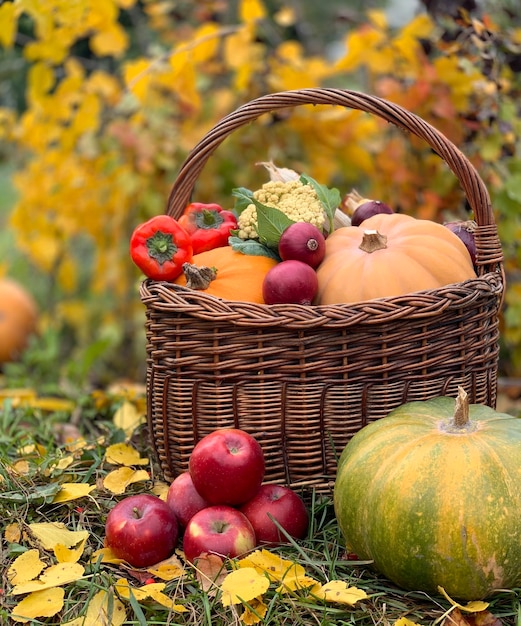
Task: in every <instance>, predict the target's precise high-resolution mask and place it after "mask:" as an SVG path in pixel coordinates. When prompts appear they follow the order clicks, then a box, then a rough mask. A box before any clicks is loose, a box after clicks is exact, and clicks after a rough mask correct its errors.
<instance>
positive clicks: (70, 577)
mask: <svg viewBox="0 0 521 626" xmlns="http://www.w3.org/2000/svg"><path fill="white" fill-rule="evenodd" d="M84 573H85V568H84V567H83V566H82V565H80V564H79V563H57V564H56V565H51V566H50V567H48V568H47V569H45V570H44V571H43V573H42V574H41V575H40V578H38V579H36V580H28V581H27V582H24V583H20V584H18V585H16V586H15V587H13V589H12V591H11V593H12V594H13V596H17V595H20V594H21V593H32V592H33V591H42V590H44V589H51V588H52V587H60V586H61V585H66V584H68V583H72V582H74V581H76V580H79V579H80V578H81V577H82V576H83V574H84ZM53 615H54V613H53Z"/></svg>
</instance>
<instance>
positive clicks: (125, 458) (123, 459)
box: [105, 443, 149, 467]
mask: <svg viewBox="0 0 521 626" xmlns="http://www.w3.org/2000/svg"><path fill="white" fill-rule="evenodd" d="M105 460H106V461H107V463H112V464H113V465H125V466H127V467H130V466H132V465H148V463H149V460H148V459H146V458H142V457H141V455H140V454H139V452H138V450H136V449H135V448H133V447H132V446H129V445H128V444H127V443H115V444H113V445H111V446H109V447H108V448H107V451H106V453H105Z"/></svg>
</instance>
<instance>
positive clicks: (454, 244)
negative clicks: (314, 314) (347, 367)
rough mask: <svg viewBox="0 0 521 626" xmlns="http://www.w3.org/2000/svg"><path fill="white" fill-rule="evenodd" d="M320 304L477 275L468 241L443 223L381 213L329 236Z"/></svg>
mask: <svg viewBox="0 0 521 626" xmlns="http://www.w3.org/2000/svg"><path fill="white" fill-rule="evenodd" d="M317 275H318V284H319V287H318V294H317V298H316V303H317V304H337V303H341V302H348V303H353V302H361V301H364V300H371V299H373V298H387V297H394V296H400V295H405V294H407V293H411V292H415V291H422V290H425V289H438V288H440V287H443V286H444V285H450V284H452V283H459V282H462V281H464V280H467V279H470V278H476V272H475V271H474V266H473V264H472V260H471V258H470V254H469V252H468V250H467V249H466V247H465V245H464V244H463V243H462V241H461V240H460V239H459V238H458V236H457V235H455V234H454V233H452V232H451V231H450V230H449V229H448V228H446V227H445V226H443V225H442V224H438V223H436V222H431V221H429V220H419V219H415V218H414V217H411V216H408V215H401V214H393V215H387V214H380V215H374V216H373V217H370V218H369V219H367V220H365V221H364V222H362V223H361V224H360V226H345V227H343V228H338V229H337V230H336V231H334V232H333V233H332V234H331V235H330V236H329V237H328V238H327V240H326V254H325V257H324V260H323V261H322V263H321V264H320V266H319V268H318V270H317Z"/></svg>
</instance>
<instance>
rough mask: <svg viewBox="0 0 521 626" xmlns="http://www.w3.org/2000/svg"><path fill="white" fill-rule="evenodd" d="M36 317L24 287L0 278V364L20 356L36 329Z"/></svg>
mask: <svg viewBox="0 0 521 626" xmlns="http://www.w3.org/2000/svg"><path fill="white" fill-rule="evenodd" d="M37 317H38V312H37V308H36V303H35V301H34V300H33V297H32V296H31V294H29V292H28V291H27V290H26V289H25V287H23V286H22V285H20V284H19V283H18V282H16V281H14V280H12V279H10V278H2V279H0V364H1V363H7V362H9V361H14V360H15V359H17V358H18V357H19V356H20V354H21V353H22V352H23V350H24V349H25V347H26V345H27V342H28V340H29V337H30V335H31V334H32V333H33V332H35V330H36V322H37Z"/></svg>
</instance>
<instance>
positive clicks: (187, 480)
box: [166, 472, 210, 528]
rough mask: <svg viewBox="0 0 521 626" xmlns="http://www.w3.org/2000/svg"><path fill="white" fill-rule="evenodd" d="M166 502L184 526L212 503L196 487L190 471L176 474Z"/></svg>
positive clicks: (180, 524)
mask: <svg viewBox="0 0 521 626" xmlns="http://www.w3.org/2000/svg"><path fill="white" fill-rule="evenodd" d="M166 503H167V504H168V506H169V507H170V508H171V509H172V510H173V511H174V513H175V516H176V517H177V521H178V522H179V526H181V527H182V528H184V527H185V526H186V525H187V524H188V522H189V521H190V519H191V518H192V517H193V516H194V515H195V514H196V513H197V512H198V511H200V510H201V509H205V508H206V507H207V506H210V504H209V503H208V502H207V501H206V500H205V499H204V498H203V497H202V496H201V495H200V494H199V492H198V491H197V489H196V488H195V487H194V483H193V481H192V477H191V476H190V472H183V473H182V474H179V476H176V478H175V479H174V481H173V482H172V483H171V485H170V487H169V488H168V492H167V494H166Z"/></svg>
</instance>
